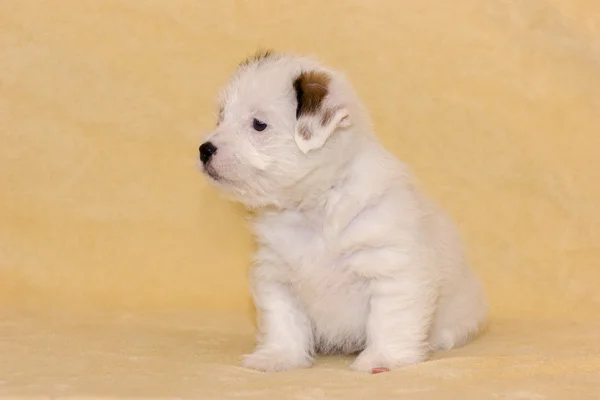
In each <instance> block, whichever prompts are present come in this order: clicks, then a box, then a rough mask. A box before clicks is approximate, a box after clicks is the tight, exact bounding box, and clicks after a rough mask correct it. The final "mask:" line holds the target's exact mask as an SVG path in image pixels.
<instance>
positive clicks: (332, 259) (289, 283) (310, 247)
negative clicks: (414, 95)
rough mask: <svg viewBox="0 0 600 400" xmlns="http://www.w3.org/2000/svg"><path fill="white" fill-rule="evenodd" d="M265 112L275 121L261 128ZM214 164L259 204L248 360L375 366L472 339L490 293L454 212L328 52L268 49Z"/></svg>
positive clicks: (220, 134)
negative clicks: (254, 336) (324, 60)
mask: <svg viewBox="0 0 600 400" xmlns="http://www.w3.org/2000/svg"><path fill="white" fill-rule="evenodd" d="M254 119H257V120H259V121H260V122H263V123H266V124H267V127H266V129H264V130H262V131H258V130H256V129H254V125H253V121H254ZM206 141H207V142H208V141H210V142H211V143H212V144H213V145H214V146H215V147H216V149H217V150H216V152H215V153H214V154H213V155H212V156H211V157H210V159H209V160H208V161H207V162H206V163H205V164H201V168H202V170H203V171H204V172H205V173H206V175H207V176H208V177H209V179H210V181H211V182H212V183H213V184H214V185H216V186H217V187H218V188H220V189H222V190H223V191H224V192H225V193H227V194H229V195H230V196H231V197H233V198H234V199H236V200H238V201H240V202H242V203H244V204H245V205H246V206H248V207H249V208H251V209H253V210H254V211H255V212H256V215H255V219H254V232H255V235H256V239H257V242H258V246H259V249H258V251H257V254H256V257H255V266H254V268H253V272H252V275H251V288H252V294H253V298H254V302H255V305H256V308H257V311H258V314H259V335H258V344H257V347H256V349H255V351H254V353H252V354H250V355H248V356H246V357H245V359H244V360H243V365H244V366H245V367H247V368H252V369H257V370H261V371H283V370H289V369H294V368H304V367H310V366H311V365H312V363H313V360H314V357H315V355H317V354H331V353H343V354H352V353H358V352H360V354H359V355H358V357H357V358H356V360H355V361H354V362H353V364H352V366H351V368H353V369H355V370H358V371H366V372H371V371H373V369H380V368H387V369H394V368H399V367H403V366H408V365H411V364H416V363H420V362H422V361H424V360H426V359H427V357H428V355H429V354H430V352H431V351H435V350H439V349H451V348H453V347H457V346H461V345H463V344H465V343H466V342H467V341H468V340H469V339H470V338H471V337H472V336H473V335H475V334H476V333H477V332H478V331H479V330H480V329H481V327H482V325H483V323H484V321H485V319H486V314H487V302H486V299H485V295H484V293H483V291H482V287H481V285H480V283H479V281H478V280H477V278H476V277H475V275H474V274H473V273H472V272H471V270H470V269H469V267H468V265H467V261H466V260H465V257H464V255H463V250H462V245H461V240H460V238H459V235H458V234H457V231H456V229H455V227H454V225H453V223H452V222H451V220H450V219H449V218H448V217H447V216H446V215H445V213H444V212H443V211H441V210H440V209H439V208H437V206H436V205H435V204H433V203H432V202H430V201H429V200H428V199H427V198H426V197H425V196H423V195H422V194H421V193H420V192H419V191H418V190H417V188H416V187H415V186H414V184H413V182H414V181H413V178H412V176H411V173H410V171H409V169H408V168H407V167H406V165H404V164H403V163H401V162H400V161H399V160H397V159H396V158H395V157H394V156H393V155H392V154H390V153H389V152H388V151H387V150H386V149H385V148H384V147H383V146H382V145H381V144H380V142H379V141H378V140H377V139H376V137H375V136H374V134H373V132H372V129H371V126H370V122H369V118H368V115H367V112H366V111H365V110H364V108H363V105H362V104H361V102H360V100H359V99H358V97H357V95H356V93H355V92H354V90H353V89H352V87H351V85H349V84H348V82H346V81H345V79H344V78H343V77H342V75H340V74H339V73H337V72H334V71H332V70H330V69H328V68H326V67H324V66H323V65H321V64H320V63H318V62H317V61H315V60H313V59H310V58H304V57H297V56H294V55H290V54H272V53H261V54H259V55H257V56H254V57H251V58H250V59H249V60H247V61H246V62H244V63H242V64H241V65H240V66H239V68H238V70H237V72H236V73H235V74H234V76H233V77H232V79H231V81H230V82H229V84H228V85H227V86H226V88H225V90H224V91H223V93H222V96H221V107H220V112H219V119H218V123H217V127H216V129H215V130H214V131H213V132H211V133H210V134H209V135H208V137H207V138H206Z"/></svg>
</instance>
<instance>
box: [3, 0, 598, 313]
mask: <svg viewBox="0 0 600 400" xmlns="http://www.w3.org/2000/svg"><path fill="white" fill-rule="evenodd" d="M599 9H600V6H599V5H598V3H597V1H595V0H588V1H585V0H531V1H510V0H504V1H501V0H460V1H445V0H419V1H417V0H415V1H370V2H367V1H333V2H327V3H326V2H322V1H313V0H307V1H288V0H284V1H258V0H257V1H241V0H238V1H235V0H224V1H221V2H209V1H192V0H189V1H185V0H173V1H160V0H147V1H134V0H103V1H95V0H94V1H92V0H63V1H50V0H47V1H41V0H40V1H33V0H19V1H17V0H14V1H11V0H4V1H1V2H0V135H1V136H0V138H1V144H2V145H1V146H0V190H1V192H0V304H1V305H3V306H8V307H9V308H20V309H28V310H50V309H57V308H60V309H74V310H76V309H86V310H103V309H107V310H111V309H112V310H140V311H144V310H152V311H154V310H166V311H168V310H202V309H211V310H244V311H247V310H249V309H250V305H249V297H248V292H247V287H246V273H247V270H248V266H249V257H250V252H251V250H252V241H251V239H250V236H249V232H248V230H247V229H246V226H245V223H244V212H243V210H242V209H241V208H240V207H239V206H236V205H233V204H231V203H227V202H226V201H224V200H222V199H221V198H220V197H219V195H218V194H217V193H216V192H215V191H214V190H213V189H212V188H211V187H210V186H209V185H208V184H207V182H206V181H205V180H204V178H203V177H202V176H201V175H200V174H199V173H198V171H197V170H196V156H197V147H198V145H199V143H200V140H201V137H202V135H203V134H204V133H205V132H206V131H208V130H209V129H211V127H212V126H213V123H214V121H215V111H216V109H215V104H214V99H215V97H216V94H217V90H218V89H219V87H220V86H221V85H222V84H224V83H225V81H226V79H227V78H228V76H229V74H230V73H231V72H232V71H233V70H234V68H235V66H236V63H237V62H238V61H239V60H240V59H242V58H243V57H245V56H246V55H248V54H249V53H251V52H253V51H254V50H255V49H257V48H258V47H272V48H274V49H276V50H286V51H296V52H301V53H309V54H313V55H315V56H317V57H319V58H321V59H322V60H324V61H326V62H327V63H329V64H330V65H332V66H333V67H336V68H338V69H341V70H344V71H346V72H347V74H348V75H349V77H350V79H351V80H352V81H353V82H354V83H355V86H356V88H357V90H358V91H359V92H360V94H361V95H362V97H363V99H364V101H365V103H366V104H367V106H368V107H369V108H370V110H371V112H372V116H373V120H374V124H375V127H376V130H377V132H378V134H379V135H380V137H381V139H382V140H383V141H384V142H385V143H386V145H387V146H389V148H390V149H392V150H393V152H394V153H395V154H397V155H398V156H399V157H401V158H402V159H403V160H405V161H406V162H408V163H409V164H410V165H411V166H412V167H413V168H414V169H415V171H416V173H417V175H418V176H419V178H420V179H421V182H422V185H423V186H424V188H425V189H426V190H427V191H428V192H429V193H430V194H431V195H432V196H433V197H434V198H436V199H437V200H438V201H439V202H440V203H441V204H442V205H443V206H444V207H445V208H446V209H447V210H448V212H450V213H451V214H452V215H453V217H454V218H455V219H456V221H457V222H458V224H459V226H460V229H461V231H462V232H463V234H464V236H465V239H466V241H467V243H468V246H469V254H470V258H471V259H472V261H473V265H474V268H475V269H476V271H477V273H478V274H479V275H480V276H481V278H482V279H483V280H484V282H485V285H486V287H487V290H488V292H489V295H490V297H491V300H492V306H493V313H494V315H495V317H497V318H503V317H515V316H516V317H519V316H523V317H527V316H538V317H541V318H545V317H573V318H586V317H591V316H597V315H598V313H599V311H600V292H598V290H597V288H598V282H600V265H599V261H600V206H599V205H600V182H599V178H600V166H599V157H600V73H599V68H600V28H599V21H600V16H599Z"/></svg>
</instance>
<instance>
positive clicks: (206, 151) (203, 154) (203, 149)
mask: <svg viewBox="0 0 600 400" xmlns="http://www.w3.org/2000/svg"><path fill="white" fill-rule="evenodd" d="M198 150H199V151H200V161H202V164H206V163H207V162H208V160H210V158H211V157H212V155H213V154H215V153H216V152H217V147H216V146H215V145H214V144H212V143H211V142H206V143H202V145H201V146H200V148H199V149H198Z"/></svg>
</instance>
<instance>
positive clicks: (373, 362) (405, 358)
mask: <svg viewBox="0 0 600 400" xmlns="http://www.w3.org/2000/svg"><path fill="white" fill-rule="evenodd" d="M426 358H427V355H426V354H422V352H406V353H404V354H398V355H394V354H386V353H385V352H378V351H373V350H371V349H368V348H367V349H365V350H363V352H362V353H360V354H359V355H358V357H357V358H356V360H354V362H353V363H352V364H351V365H350V369H352V370H354V371H360V372H368V373H371V374H377V373H380V372H385V371H391V370H393V369H398V368H403V367H408V366H410V365H414V364H419V363H421V362H423V361H425V359H426Z"/></svg>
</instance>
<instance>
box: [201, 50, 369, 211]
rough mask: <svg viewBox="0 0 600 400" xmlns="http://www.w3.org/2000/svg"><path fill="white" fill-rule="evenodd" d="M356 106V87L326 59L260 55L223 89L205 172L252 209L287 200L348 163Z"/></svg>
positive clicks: (204, 152) (204, 149)
mask: <svg viewBox="0 0 600 400" xmlns="http://www.w3.org/2000/svg"><path fill="white" fill-rule="evenodd" d="M357 107H358V104H357V100H356V98H355V96H354V93H353V91H352V89H351V88H350V87H349V85H347V84H346V83H345V82H343V80H342V78H341V77H340V76H339V75H338V74H336V73H334V72H333V71H330V70H327V69H326V68H324V67H322V66H321V65H320V64H319V63H317V62H315V61H313V60H311V59H307V58H302V57H296V56H293V55H287V54H272V53H270V52H265V53H259V54H257V55H255V56H253V57H251V58H249V59H248V60H246V61H244V62H243V63H242V64H240V66H239V68H238V70H237V71H236V73H235V74H234V76H233V77H232V78H231V80H230V81H229V83H228V84H227V85H226V87H225V89H224V90H223V92H222V95H221V98H220V108H219V115H218V120H217V125H216V128H215V129H214V130H213V131H212V132H210V134H209V135H208V136H207V137H206V139H205V141H204V142H203V143H202V144H201V145H200V148H199V152H200V154H199V158H200V164H201V167H202V170H203V171H204V172H205V174H206V175H207V176H208V177H209V178H210V180H211V181H212V182H213V183H214V184H215V185H217V186H219V187H220V188H222V189H225V190H226V191H227V192H229V193H230V194H233V195H234V197H235V198H236V199H237V200H239V201H241V202H243V203H245V204H246V205H248V206H251V207H257V206H263V205H281V204H284V203H286V202H288V201H290V198H289V197H290V196H294V195H295V194H294V193H295V191H294V187H297V186H298V185H299V184H300V183H303V184H304V186H305V189H307V190H310V189H311V187H310V184H308V186H307V185H306V182H313V183H314V184H315V185H316V184H318V182H319V179H320V178H318V176H319V170H323V171H324V170H325V169H331V168H332V167H333V166H335V165H336V164H337V163H342V162H343V160H344V158H345V156H346V155H348V154H349V152H348V151H349V148H350V147H351V143H352V136H353V135H352V134H351V131H352V130H353V129H352V127H353V126H355V123H356V118H355V115H353V114H355V113H356V111H357V110H358V108H357ZM322 176H324V175H322ZM321 179H324V178H321Z"/></svg>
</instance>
